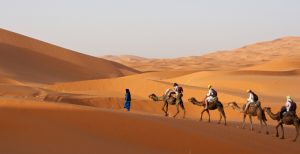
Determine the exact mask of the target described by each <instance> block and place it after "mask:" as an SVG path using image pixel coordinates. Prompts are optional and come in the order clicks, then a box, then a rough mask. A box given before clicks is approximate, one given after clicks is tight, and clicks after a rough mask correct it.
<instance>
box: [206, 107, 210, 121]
mask: <svg viewBox="0 0 300 154" xmlns="http://www.w3.org/2000/svg"><path fill="white" fill-rule="evenodd" d="M206 112H207V114H208V122H210V113H209V110H206Z"/></svg>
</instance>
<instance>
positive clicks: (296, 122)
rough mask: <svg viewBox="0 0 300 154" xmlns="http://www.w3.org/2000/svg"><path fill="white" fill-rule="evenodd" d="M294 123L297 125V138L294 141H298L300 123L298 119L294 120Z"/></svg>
mask: <svg viewBox="0 0 300 154" xmlns="http://www.w3.org/2000/svg"><path fill="white" fill-rule="evenodd" d="M294 125H295V128H296V137H295V139H294V140H293V141H294V142H296V140H297V138H298V136H299V123H298V121H297V120H295V121H294Z"/></svg>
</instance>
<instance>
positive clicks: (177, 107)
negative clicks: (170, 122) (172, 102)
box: [173, 104, 179, 118]
mask: <svg viewBox="0 0 300 154" xmlns="http://www.w3.org/2000/svg"><path fill="white" fill-rule="evenodd" d="M176 109H177V112H176V114H175V115H174V116H173V118H176V116H177V115H178V113H179V104H176Z"/></svg>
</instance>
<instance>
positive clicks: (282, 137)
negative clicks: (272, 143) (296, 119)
mask: <svg viewBox="0 0 300 154" xmlns="http://www.w3.org/2000/svg"><path fill="white" fill-rule="evenodd" d="M280 127H281V130H282V136H281V138H280V139H284V128H283V124H282V122H281V123H280Z"/></svg>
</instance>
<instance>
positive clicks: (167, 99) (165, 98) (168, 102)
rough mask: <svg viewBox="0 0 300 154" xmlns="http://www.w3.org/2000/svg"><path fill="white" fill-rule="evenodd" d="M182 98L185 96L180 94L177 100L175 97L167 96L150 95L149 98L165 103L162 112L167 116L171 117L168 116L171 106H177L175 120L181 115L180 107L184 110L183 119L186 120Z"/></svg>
mask: <svg viewBox="0 0 300 154" xmlns="http://www.w3.org/2000/svg"><path fill="white" fill-rule="evenodd" d="M182 96H183V95H182V94H178V96H177V98H175V97H174V96H170V97H168V96H165V95H163V96H161V97H158V96H156V95H155V94H151V95H149V98H150V99H152V100H153V101H163V102H164V105H163V107H162V110H163V111H164V112H165V116H168V115H169V114H168V108H169V105H176V109H177V112H176V114H175V115H174V116H173V117H174V118H175V117H176V116H177V115H178V114H179V106H180V107H181V109H182V110H183V118H185V108H184V105H183V101H182Z"/></svg>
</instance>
